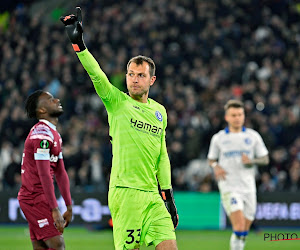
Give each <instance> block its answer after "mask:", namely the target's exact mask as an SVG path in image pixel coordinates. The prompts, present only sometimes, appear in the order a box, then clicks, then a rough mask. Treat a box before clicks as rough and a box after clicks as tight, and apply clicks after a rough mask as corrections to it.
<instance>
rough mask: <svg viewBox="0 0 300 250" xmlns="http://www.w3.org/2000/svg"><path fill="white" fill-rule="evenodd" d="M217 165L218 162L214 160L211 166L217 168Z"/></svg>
mask: <svg viewBox="0 0 300 250" xmlns="http://www.w3.org/2000/svg"><path fill="white" fill-rule="evenodd" d="M217 165H218V162H216V161H214V162H213V163H212V164H211V165H210V166H211V167H212V168H215V167H216V166H217Z"/></svg>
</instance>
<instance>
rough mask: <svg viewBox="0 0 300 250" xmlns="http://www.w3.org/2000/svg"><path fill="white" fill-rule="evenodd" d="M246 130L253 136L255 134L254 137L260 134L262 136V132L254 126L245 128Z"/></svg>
mask: <svg viewBox="0 0 300 250" xmlns="http://www.w3.org/2000/svg"><path fill="white" fill-rule="evenodd" d="M245 132H246V133H247V134H249V135H251V136H254V137H257V136H259V137H260V134H259V133H258V132H257V131H256V130H254V129H253V128H245Z"/></svg>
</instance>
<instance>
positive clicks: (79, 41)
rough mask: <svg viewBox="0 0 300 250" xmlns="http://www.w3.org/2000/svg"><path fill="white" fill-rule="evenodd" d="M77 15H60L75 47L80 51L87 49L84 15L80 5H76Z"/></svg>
mask: <svg viewBox="0 0 300 250" xmlns="http://www.w3.org/2000/svg"><path fill="white" fill-rule="evenodd" d="M76 12H77V13H76V16H75V15H73V14H71V15H68V16H62V17H60V20H61V21H62V22H63V24H64V25H65V28H66V32H67V34H68V37H69V39H70V41H71V42H72V46H73V49H74V50H75V51H76V52H80V51H83V50H85V49H86V47H85V44H84V41H83V38H82V33H83V29H82V16H81V9H80V7H76Z"/></svg>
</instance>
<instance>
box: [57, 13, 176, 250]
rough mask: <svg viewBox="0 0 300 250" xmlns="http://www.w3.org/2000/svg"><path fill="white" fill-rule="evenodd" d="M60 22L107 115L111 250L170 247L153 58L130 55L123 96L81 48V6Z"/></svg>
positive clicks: (169, 203) (162, 118) (162, 123)
mask: <svg viewBox="0 0 300 250" xmlns="http://www.w3.org/2000/svg"><path fill="white" fill-rule="evenodd" d="M61 21H62V22H63V23H64V25H65V29H66V32H67V34H68V37H69V39H70V41H71V42H72V45H73V48H74V50H75V51H76V52H77V56H78V58H79V60H80V61H81V63H82V65H83V67H84V68H85V69H86V71H87V72H88V74H89V76H90V78H91V80H92V81H93V84H94V87H95V89H96V92H97V94H98V95H99V97H100V98H101V99H102V101H103V103H104V105H105V108H106V110H107V113H108V122H109V126H110V132H109V133H110V136H111V137H112V146H113V162H112V170H111V177H110V184H109V195H108V201H109V208H110V211H111V215H112V220H113V235H114V244H115V249H117V250H123V249H139V248H140V246H141V245H142V244H143V243H145V244H146V245H155V247H156V249H157V250H162V249H168V250H176V249H177V246H176V236H175V230H174V229H175V228H176V226H177V224H178V214H177V209H176V206H175V202H174V198H173V192H172V186H171V168H170V161H169V157H168V154H167V149H166V139H165V130H166V127H167V113H166V110H165V108H164V107H163V106H162V105H160V104H159V103H157V102H155V101H154V100H152V99H150V98H148V95H149V89H150V86H152V85H153V84H154V82H155V80H156V76H155V64H154V62H153V60H152V59H151V58H148V57H145V56H137V57H134V58H132V59H130V61H129V62H128V64H127V74H126V83H127V88H128V91H129V94H125V93H123V92H121V91H120V90H118V89H117V88H115V87H114V86H113V85H112V84H111V83H110V82H109V80H108V79H107V77H106V75H105V73H104V72H103V71H102V70H101V68H100V67H99V65H98V63H97V61H96V60H95V58H94V57H93V56H92V55H91V53H90V52H89V51H88V50H87V49H86V46H85V44H84V41H83V37H82V33H83V29H82V18H81V9H80V8H79V7H77V13H76V15H73V14H72V15H68V16H64V17H61ZM158 183H159V185H160V188H161V195H160V193H159V192H158Z"/></svg>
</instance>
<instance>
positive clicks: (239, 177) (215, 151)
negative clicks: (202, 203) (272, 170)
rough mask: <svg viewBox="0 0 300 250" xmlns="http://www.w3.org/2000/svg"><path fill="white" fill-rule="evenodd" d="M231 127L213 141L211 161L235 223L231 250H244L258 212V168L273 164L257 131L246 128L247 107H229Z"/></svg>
mask: <svg viewBox="0 0 300 250" xmlns="http://www.w3.org/2000/svg"><path fill="white" fill-rule="evenodd" d="M224 108H225V120H226V122H227V123H228V127H226V128H225V129H224V130H221V131H219V132H218V133H217V134H215V135H214V136H213V137H212V140H211V143H210V147H209V152H208V160H209V165H210V166H211V167H212V168H213V170H214V174H215V178H216V180H217V181H218V186H219V190H220V194H221V199H222V203H223V206H224V209H225V211H226V213H227V215H228V217H229V219H230V221H231V224H232V229H233V233H232V236H231V239H230V248H231V250H242V249H244V245H245V238H246V236H247V235H248V231H249V229H250V226H251V223H252V222H253V220H254V218H255V212H256V186H255V166H256V165H267V164H269V156H268V154H269V153H268V150H267V148H266V146H265V144H264V142H263V140H262V138H261V136H260V135H259V133H257V132H256V131H255V130H253V129H251V128H246V127H244V122H245V111H244V105H243V103H242V102H240V101H238V100H229V101H228V102H227V103H226V105H225V107H224Z"/></svg>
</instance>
